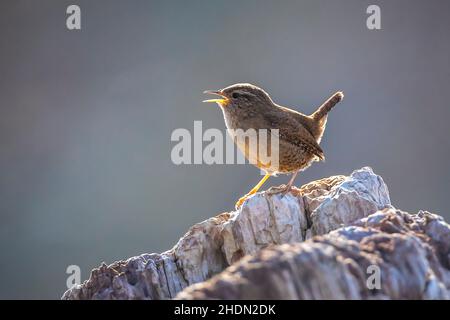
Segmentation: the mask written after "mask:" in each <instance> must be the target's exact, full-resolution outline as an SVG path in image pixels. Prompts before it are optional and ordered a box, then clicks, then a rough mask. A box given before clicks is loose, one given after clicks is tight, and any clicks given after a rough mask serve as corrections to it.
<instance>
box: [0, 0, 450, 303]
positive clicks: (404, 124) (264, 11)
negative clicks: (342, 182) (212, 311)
mask: <svg viewBox="0 0 450 320" xmlns="http://www.w3.org/2000/svg"><path fill="white" fill-rule="evenodd" d="M73 3H74V4H78V5H80V7H81V10H82V30H81V31H68V30H67V29H66V25H65V20H66V17H67V16H66V13H65V11H66V8H67V6H68V5H69V4H73ZM369 4H378V5H380V7H381V14H382V15H381V20H382V21H381V23H382V30H380V31H370V30H368V29H367V28H366V18H367V14H366V8H367V6H368V5H369ZM449 9H450V1H445V0H444V1H412V0H404V1H400V0H398V1H361V0H354V1H342V0H341V1H336V0H329V1H324V0H322V1H317V0H310V1H260V0H258V1H256V0H255V1H231V0H227V1H192V0H191V1H164V2H163V1H160V2H154V1H148V0H147V1H144V0H143V1H125V0H122V1H112V0H108V1H106V0H97V1H81V0H76V1H60V0H59V1H56V0H54V1H49V0H41V1H32V0H27V1H18V0H5V1H2V2H1V3H0V44H1V51H0V144H1V149H0V150H1V156H0V174H1V179H0V215H1V216H0V217H1V223H0V252H1V258H0V283H1V286H0V298H12V299H15V298H50V299H58V298H59V297H60V296H61V295H62V293H63V292H64V291H65V290H66V278H67V274H66V273H65V272H66V268H67V266H68V265H71V264H76V265H79V266H80V267H81V271H82V275H81V277H82V280H85V279H87V278H88V277H89V272H90V270H91V269H92V268H93V267H96V266H98V265H99V264H100V263H101V262H102V261H105V262H106V263H111V262H113V261H114V260H116V259H121V258H126V257H130V256H133V255H136V254H140V253H144V252H160V251H163V250H166V249H169V248H170V247H172V245H173V244H175V243H176V241H177V240H178V238H179V237H180V236H181V235H183V234H184V232H185V231H186V230H187V229H188V227H189V226H191V225H192V224H194V223H196V222H199V221H201V220H203V219H206V218H208V217H211V216H213V215H216V214H218V213H220V212H223V211H228V210H231V209H233V205H234V202H235V201H236V200H237V198H238V197H239V196H241V195H242V194H244V193H245V192H247V191H248V190H249V188H250V187H252V186H253V185H254V184H255V183H256V182H257V181H258V180H259V179H260V176H259V170H258V169H256V168H254V167H252V166H250V165H212V166H208V165H184V166H183V165H182V166H175V165H174V164H172V162H171V159H170V152H171V149H172V147H173V146H174V145H175V143H173V142H171V141H170V136H171V133H172V131H173V130H174V129H176V128H187V129H189V130H192V128H193V123H194V120H202V121H203V127H204V129H207V128H219V129H221V130H222V129H224V127H225V126H224V123H223V118H222V114H221V112H220V110H219V108H217V107H215V106H213V105H210V104H202V103H201V100H202V99H204V98H205V97H204V95H203V94H202V91H203V90H205V89H216V88H221V87H224V86H226V85H229V84H232V83H235V82H251V83H254V84H257V85H259V86H261V87H263V88H265V89H266V90H267V91H268V92H269V93H270V94H271V95H272V97H273V99H274V100H275V101H276V102H278V103H280V104H283V105H286V106H291V107H293V108H295V109H297V110H299V111H302V112H305V113H310V112H312V111H313V110H314V109H315V108H316V107H317V106H318V105H319V104H320V103H322V102H323V101H324V99H326V98H328V96H329V95H330V94H331V93H333V92H334V91H336V90H343V91H344V92H345V95H346V97H345V100H344V102H342V103H341V104H339V105H338V106H337V107H336V108H335V109H334V110H333V111H332V113H331V115H330V117H329V122H328V127H327V131H326V133H325V136H324V139H323V142H322V145H323V148H324V150H325V153H326V156H327V161H326V162H325V163H319V164H314V165H313V166H312V167H311V168H310V169H308V170H307V171H306V172H304V173H303V174H301V175H300V176H299V177H298V178H297V184H303V183H306V182H308V181H310V180H313V179H318V178H321V177H325V176H329V175H334V174H348V173H350V172H351V171H352V170H354V169H357V168H360V167H362V166H366V165H369V166H372V167H373V169H374V170H375V172H376V173H378V174H380V175H381V176H382V177H383V178H384V180H385V181H386V183H387V184H388V186H389V189H390V193H391V198H392V202H393V204H394V205H395V206H397V207H398V208H401V209H403V210H407V211H410V212H417V211H418V210H420V209H427V210H429V211H433V212H436V213H439V214H441V215H443V216H445V217H446V219H447V220H450V212H449V210H448V198H449V187H450V170H449V168H448V157H449V155H450V142H449V127H448V125H447V122H448V119H449V116H450V108H449V102H448V101H449V98H448V95H449V93H450V85H449V80H450V42H449V36H448V31H449V30H450V19H449V16H448V14H449V12H450V10H449ZM287 180H288V178H287V177H285V176H284V177H283V176H282V177H279V178H276V179H272V180H270V182H269V183H268V184H267V186H266V187H269V186H270V185H276V184H280V183H285V182H287Z"/></svg>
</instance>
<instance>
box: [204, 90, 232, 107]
mask: <svg viewBox="0 0 450 320" xmlns="http://www.w3.org/2000/svg"><path fill="white" fill-rule="evenodd" d="M203 93H205V94H214V95H216V96H220V97H221V98H220V99H208V100H203V102H216V103H218V104H220V105H225V104H227V102H228V98H227V97H225V96H224V95H223V93H222V92H220V91H218V90H206V91H204V92H203Z"/></svg>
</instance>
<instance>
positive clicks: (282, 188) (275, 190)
mask: <svg viewBox="0 0 450 320" xmlns="http://www.w3.org/2000/svg"><path fill="white" fill-rule="evenodd" d="M291 191H297V188H296V187H294V186H290V185H285V184H282V185H281V186H278V187H271V188H270V189H269V190H267V191H266V193H267V194H268V195H274V194H278V193H281V198H283V197H284V196H285V195H287V194H288V193H289V192H291Z"/></svg>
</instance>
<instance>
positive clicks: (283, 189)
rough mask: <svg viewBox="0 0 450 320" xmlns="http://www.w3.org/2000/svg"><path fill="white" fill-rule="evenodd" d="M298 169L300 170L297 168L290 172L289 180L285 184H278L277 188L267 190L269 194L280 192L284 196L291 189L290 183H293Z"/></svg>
mask: <svg viewBox="0 0 450 320" xmlns="http://www.w3.org/2000/svg"><path fill="white" fill-rule="evenodd" d="M299 171H300V170H297V171H295V172H294V173H293V174H292V177H291V179H290V180H289V182H288V184H287V185H283V186H280V187H278V188H274V189H275V190H269V193H270V194H276V193H281V194H282V195H283V196H285V195H286V194H287V193H288V192H289V191H291V189H292V185H293V184H294V180H295V178H296V177H297V175H298V173H299Z"/></svg>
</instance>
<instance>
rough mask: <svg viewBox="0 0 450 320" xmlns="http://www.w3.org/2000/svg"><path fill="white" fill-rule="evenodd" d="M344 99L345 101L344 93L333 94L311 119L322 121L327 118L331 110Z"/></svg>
mask: <svg viewBox="0 0 450 320" xmlns="http://www.w3.org/2000/svg"><path fill="white" fill-rule="evenodd" d="M342 99H344V93H343V92H341V91H338V92H336V93H335V94H333V95H332V96H331V97H330V98H329V99H328V100H327V101H325V102H324V103H323V104H322V105H321V106H320V107H319V109H317V110H316V111H315V112H314V113H313V114H312V115H311V117H312V118H313V119H314V120H316V121H319V120H320V119H322V118H323V117H325V116H326V115H327V114H328V112H330V110H331V109H332V108H333V107H334V106H335V105H336V104H337V103H339V102H341V101H342Z"/></svg>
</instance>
